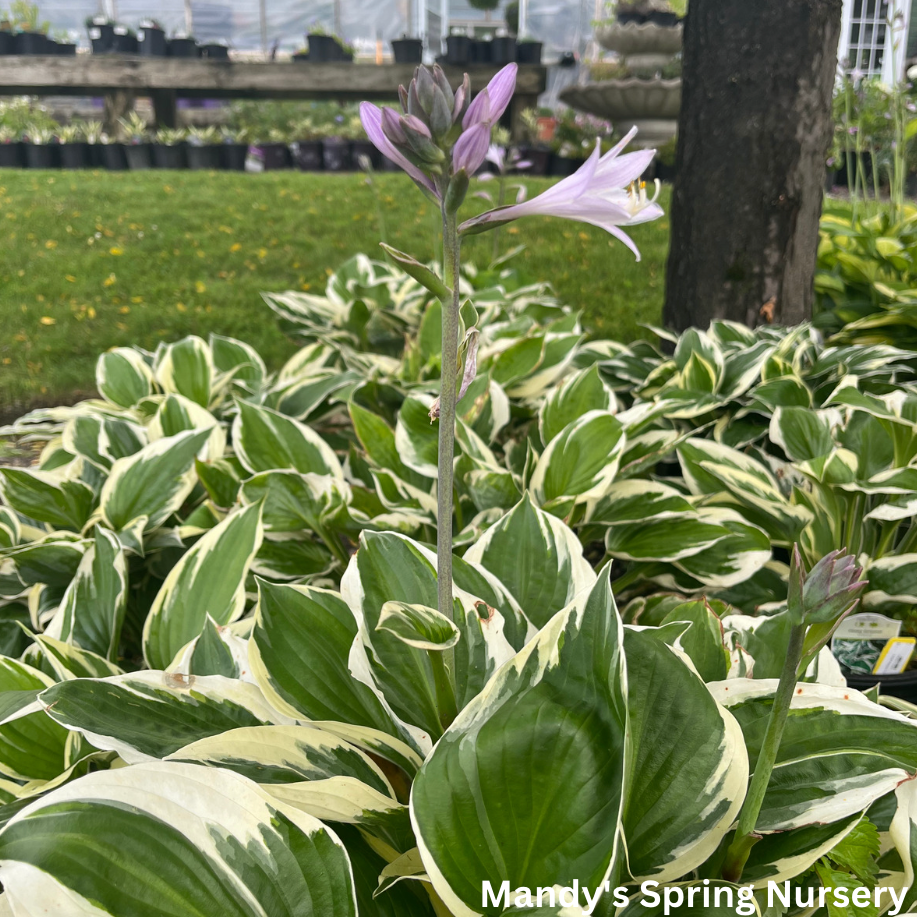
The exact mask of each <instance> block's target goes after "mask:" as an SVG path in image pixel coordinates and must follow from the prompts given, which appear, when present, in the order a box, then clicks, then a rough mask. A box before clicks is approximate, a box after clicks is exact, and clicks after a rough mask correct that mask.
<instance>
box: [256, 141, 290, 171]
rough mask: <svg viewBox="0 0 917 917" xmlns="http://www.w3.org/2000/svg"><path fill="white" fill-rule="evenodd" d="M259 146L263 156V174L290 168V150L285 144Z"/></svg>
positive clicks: (263, 144)
mask: <svg viewBox="0 0 917 917" xmlns="http://www.w3.org/2000/svg"><path fill="white" fill-rule="evenodd" d="M259 146H260V148H261V152H262V154H263V155H264V171H265V172H275V171H277V170H278V169H289V168H290V148H289V147H288V146H287V145H286V144H285V143H261V144H259Z"/></svg>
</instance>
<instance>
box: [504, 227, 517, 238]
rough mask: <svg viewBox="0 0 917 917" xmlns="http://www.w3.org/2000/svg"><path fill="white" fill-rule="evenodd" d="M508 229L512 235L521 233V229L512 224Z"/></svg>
mask: <svg viewBox="0 0 917 917" xmlns="http://www.w3.org/2000/svg"><path fill="white" fill-rule="evenodd" d="M506 231H507V232H508V233H509V234H510V235H511V236H518V235H519V230H518V229H517V228H516V227H515V226H510V227H509V229H507V230H506Z"/></svg>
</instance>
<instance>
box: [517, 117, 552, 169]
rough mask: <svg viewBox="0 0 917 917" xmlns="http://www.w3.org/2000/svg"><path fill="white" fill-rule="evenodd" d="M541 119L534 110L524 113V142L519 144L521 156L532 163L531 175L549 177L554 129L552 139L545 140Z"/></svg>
mask: <svg viewBox="0 0 917 917" xmlns="http://www.w3.org/2000/svg"><path fill="white" fill-rule="evenodd" d="M540 117H541V116H540V115H539V112H538V111H537V110H536V109H534V108H526V109H525V110H524V111H523V112H522V119H521V120H522V135H523V140H522V143H520V144H519V155H520V156H521V157H522V158H523V159H527V160H528V161H529V162H530V163H531V166H530V167H529V170H528V172H529V175H547V174H548V170H549V169H550V167H551V155H552V154H551V145H550V140H551V138H552V137H553V129H552V131H551V137H549V138H547V139H545V138H544V137H543V136H542V133H543V132H542V131H541V129H540V127H539V118H540ZM552 128H553V125H552Z"/></svg>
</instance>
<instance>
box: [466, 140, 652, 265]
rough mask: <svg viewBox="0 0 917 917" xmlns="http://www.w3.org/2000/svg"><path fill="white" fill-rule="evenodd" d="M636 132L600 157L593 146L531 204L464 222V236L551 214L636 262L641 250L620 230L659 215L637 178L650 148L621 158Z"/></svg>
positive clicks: (650, 160)
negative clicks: (585, 226) (591, 231)
mask: <svg viewBox="0 0 917 917" xmlns="http://www.w3.org/2000/svg"><path fill="white" fill-rule="evenodd" d="M636 133H637V131H636V128H634V129H633V130H631V131H630V133H628V134H627V136H626V137H625V138H624V139H623V140H622V141H621V142H620V143H619V144H618V145H617V146H615V147H614V149H612V150H610V151H609V152H608V153H606V154H605V155H604V156H602V154H601V149H600V146H599V144H598V143H596V147H595V150H594V151H593V153H592V155H591V156H590V157H589V158H588V159H587V160H586V162H585V163H584V164H583V165H582V166H581V167H580V168H579V169H578V170H577V171H576V172H574V174H573V175H571V176H569V177H568V178H565V179H563V181H560V182H558V183H557V184H556V185H554V187H553V188H549V189H548V190H547V191H545V192H543V193H542V194H539V195H538V196H537V197H533V198H532V199H531V200H530V201H525V202H524V203H521V204H513V205H512V206H510V207H503V208H499V209H497V210H490V211H488V212H487V213H482V214H481V215H480V216H477V217H474V218H473V219H471V220H467V221H466V222H464V223H463V224H462V225H461V226H460V227H459V229H460V231H461V232H463V233H467V234H470V233H476V232H483V231H485V230H487V229H490V228H492V227H494V226H499V225H501V224H503V223H508V222H510V221H511V220H518V219H519V218H520V217H527V216H556V217H563V218H564V219H568V220H578V221H580V222H582V223H591V224H592V225H593V226H598V227H599V228H601V229H604V230H605V231H606V232H609V233H611V235H613V236H615V238H617V239H620V240H621V241H622V242H623V243H624V244H625V245H626V246H627V247H628V248H629V249H630V250H631V251H632V252H633V253H634V254H635V255H636V256H637V259H638V260H639V258H640V252H639V251H638V250H637V247H636V246H635V245H634V243H633V241H632V240H631V239H630V237H629V236H628V235H627V234H626V233H625V232H623V231H622V230H621V229H620V228H619V227H621V226H632V225H634V224H636V223H645V222H648V221H649V220H656V219H658V218H659V217H661V216H662V208H661V207H660V206H659V205H658V204H657V203H656V198H657V197H658V196H659V183H658V182H657V183H656V194H655V195H654V196H653V197H652V198H648V197H647V194H646V184H645V182H640V181H639V178H640V176H641V175H642V174H643V172H644V170H645V169H646V167H647V166H648V165H649V164H650V163H651V162H652V161H653V156H655V154H656V151H655V150H639V151H637V152H635V153H626V154H625V155H623V156H622V155H620V153H621V151H622V150H623V149H624V147H625V146H626V145H627V144H628V143H629V142H630V140H631V139H632V138H633V137H634V135H635V134H636Z"/></svg>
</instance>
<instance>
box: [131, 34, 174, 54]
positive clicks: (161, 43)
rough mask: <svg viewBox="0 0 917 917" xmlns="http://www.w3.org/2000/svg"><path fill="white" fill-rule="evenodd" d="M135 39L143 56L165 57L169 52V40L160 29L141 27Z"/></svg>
mask: <svg viewBox="0 0 917 917" xmlns="http://www.w3.org/2000/svg"><path fill="white" fill-rule="evenodd" d="M137 41H138V44H139V46H140V53H141V54H142V55H143V56H144V57H165V56H166V55H167V54H168V53H169V42H168V41H167V40H166V33H165V32H164V31H163V30H162V29H157V28H148V29H141V30H140V31H139V32H138V33H137Z"/></svg>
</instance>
